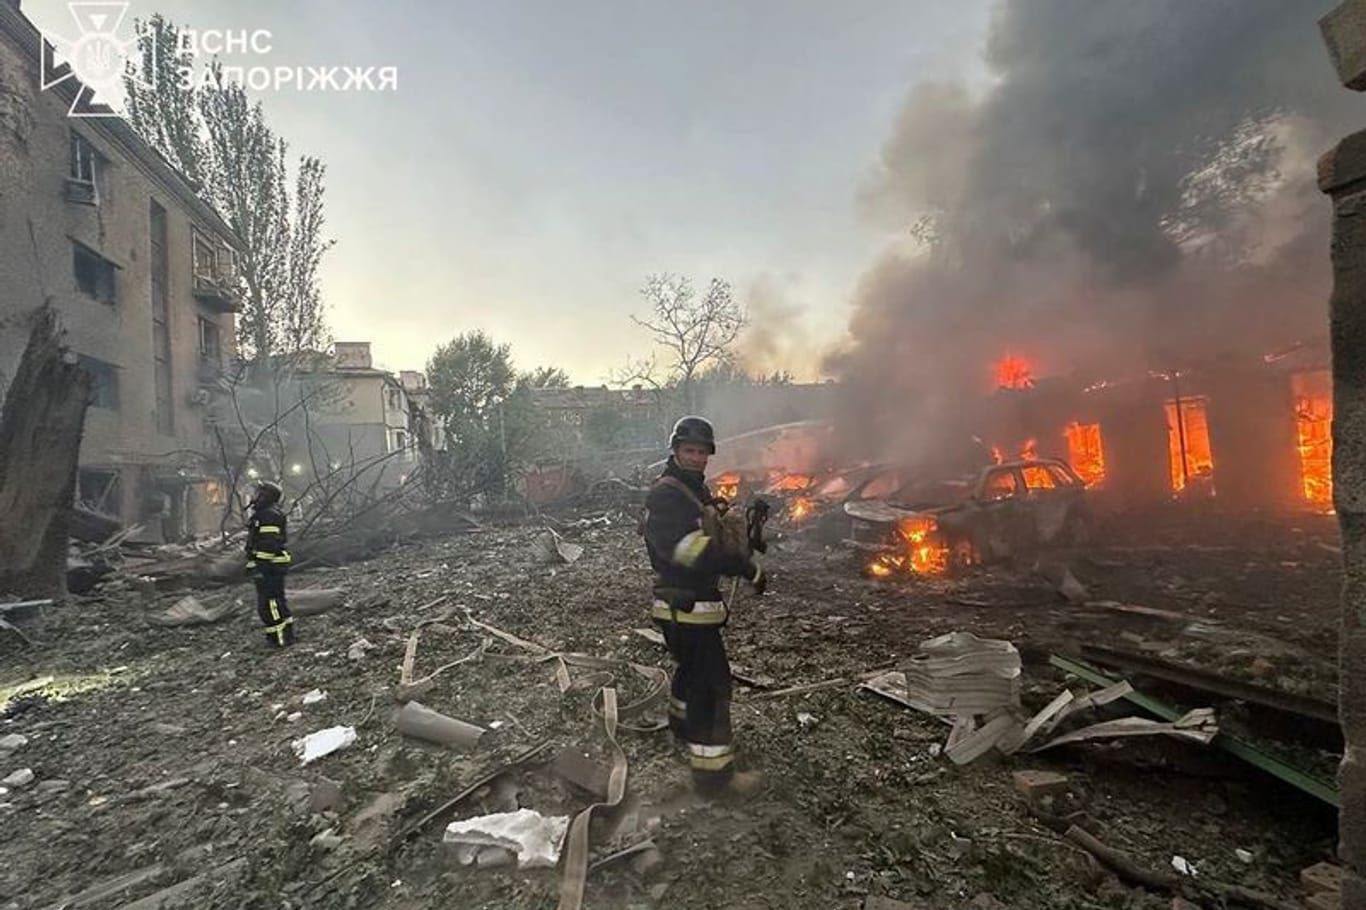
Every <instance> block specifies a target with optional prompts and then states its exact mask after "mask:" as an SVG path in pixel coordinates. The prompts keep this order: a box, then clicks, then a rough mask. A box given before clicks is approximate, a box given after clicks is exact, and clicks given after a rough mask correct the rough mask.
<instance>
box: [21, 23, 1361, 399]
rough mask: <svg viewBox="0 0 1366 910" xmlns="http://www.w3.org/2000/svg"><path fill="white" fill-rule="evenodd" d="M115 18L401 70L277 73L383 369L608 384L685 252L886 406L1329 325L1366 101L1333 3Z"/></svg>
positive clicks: (348, 316) (777, 329)
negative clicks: (1326, 162)
mask: <svg viewBox="0 0 1366 910" xmlns="http://www.w3.org/2000/svg"><path fill="white" fill-rule="evenodd" d="M129 6H130V9H129V18H130V19H131V18H132V17H138V16H141V17H146V16H149V15H150V14H152V13H153V12H161V13H164V14H165V15H167V16H168V17H169V18H170V19H171V20H172V21H174V22H176V23H177V24H179V25H181V26H184V27H190V28H198V29H246V30H256V29H267V30H269V31H270V32H271V35H272V39H271V52H270V53H269V54H268V55H263V56H255V57H252V56H248V57H245V58H238V59H237V60H236V61H235V62H241V63H244V64H247V65H267V66H298V65H341V64H351V65H359V66H391V65H393V66H398V67H399V70H400V77H399V89H398V91H397V92H381V93H376V92H370V93H364V92H362V93H318V92H312V93H308V92H299V91H295V90H292V89H287V90H284V91H278V92H268V93H261V97H262V99H263V101H264V103H265V105H266V109H267V113H268V116H269V118H270V120H271V122H272V123H273V124H274V125H275V127H276V128H277V130H278V131H279V132H280V133H282V134H283V135H284V136H285V137H286V138H287V139H289V140H290V141H291V142H292V144H293V147H294V149H295V150H296V151H298V152H304V153H308V154H313V155H318V156H320V157H321V158H322V159H323V160H324V161H325V162H326V164H327V166H328V168H329V170H328V175H327V217H328V233H329V234H330V236H332V237H334V238H335V239H336V241H337V245H336V247H335V248H334V249H333V250H332V251H331V252H330V253H329V254H328V255H327V257H326V259H325V261H324V266H323V270H322V283H323V293H324V297H325V300H326V303H327V305H328V307H329V310H330V317H331V323H332V325H333V327H334V332H335V336H336V338H337V339H338V340H367V339H368V340H371V341H373V342H374V345H375V352H376V355H377V358H378V360H379V361H380V363H381V364H382V365H384V366H388V367H390V368H394V369H398V368H405V367H407V368H411V367H417V366H420V365H422V364H423V363H424V362H425V360H426V358H427V356H428V355H429V354H430V353H431V351H432V349H433V348H434V347H435V346H436V344H438V343H440V342H442V341H444V340H447V339H449V338H450V337H452V336H454V335H456V334H458V333H460V332H462V331H466V330H469V329H472V328H480V329H484V330H486V331H488V332H489V333H490V334H492V335H493V336H494V337H495V338H496V339H498V340H500V341H506V342H509V343H511V345H512V346H513V350H514V355H515V357H516V359H517V361H518V363H519V365H521V366H522V367H524V368H530V367H532V366H537V365H556V366H561V367H564V368H566V369H567V370H568V371H569V372H570V373H571V375H572V376H573V378H574V379H575V380H576V381H578V382H583V383H596V382H599V381H602V380H603V378H605V377H606V375H607V374H608V372H609V371H611V370H612V369H613V368H615V367H618V366H620V365H621V364H622V363H623V362H624V361H625V360H626V359H627V358H628V356H637V357H638V356H639V355H641V354H643V353H646V351H647V350H648V342H647V339H646V337H645V335H644V333H643V331H642V330H641V329H639V328H638V327H635V326H634V325H633V324H632V323H631V321H630V318H629V316H630V314H632V313H633V312H635V313H638V312H641V307H642V303H641V300H640V298H639V297H638V295H637V293H636V289H637V288H638V287H639V286H640V284H641V281H642V279H643V277H644V276H645V275H646V274H647V273H649V272H652V271H659V270H667V271H676V272H681V273H685V274H687V275H689V276H691V277H692V278H693V279H694V282H695V283H696V284H698V285H702V286H705V284H706V282H707V280H708V279H710V278H711V277H712V276H722V277H725V278H728V279H729V280H730V281H731V282H733V284H734V285H735V287H736V289H737V292H738V293H739V295H740V296H741V298H742V299H743V300H744V301H745V303H747V305H748V306H749V309H750V311H751V314H752V316H753V323H754V324H753V328H752V330H751V331H750V332H749V334H748V335H747V337H746V338H745V343H744V345H743V353H744V355H745V356H746V358H747V359H748V360H749V365H750V366H751V367H754V368H758V369H763V370H773V369H789V370H791V371H793V372H795V373H796V374H797V375H799V376H802V377H814V376H816V375H820V374H825V375H833V376H837V377H840V378H843V379H846V380H848V381H849V384H850V385H851V386H853V387H855V388H856V389H862V390H868V391H869V393H870V394H867V395H862V397H861V398H860V399H859V400H858V401H857V404H858V406H859V409H860V410H863V411H868V412H869V413H870V414H873V415H877V414H878V413H879V412H880V411H882V410H886V408H884V407H879V400H880V401H881V403H882V404H883V405H885V406H886V407H887V408H891V409H893V410H894V411H895V412H896V413H898V414H904V413H905V402H906V401H907V400H914V399H922V400H923V399H925V398H926V397H927V396H932V395H933V394H935V392H936V389H937V390H938V392H939V393H940V394H943V395H946V397H947V399H948V400H949V401H950V402H951V401H952V400H953V399H954V398H955V397H956V396H957V395H958V394H960V392H961V388H962V386H963V385H964V384H976V383H979V382H982V381H984V378H985V375H986V374H985V370H986V365H987V364H988V363H989V362H990V359H991V358H993V357H995V356H999V355H1000V354H1001V353H1004V351H1005V350H1006V349H1011V348H1013V349H1014V350H1015V351H1016V352H1018V353H1022V354H1024V355H1026V356H1028V357H1029V358H1030V359H1032V360H1034V361H1035V362H1036V363H1037V364H1038V366H1039V368H1040V370H1041V371H1042V372H1045V373H1064V372H1070V371H1074V370H1081V371H1087V370H1091V369H1094V368H1098V367H1103V368H1104V369H1105V370H1110V371H1114V370H1117V369H1125V368H1133V369H1137V368H1141V367H1145V366H1152V365H1158V364H1171V363H1174V362H1180V361H1181V360H1183V359H1190V358H1202V357H1210V356H1218V355H1221V354H1228V353H1246V352H1249V351H1257V350H1259V349H1264V348H1265V347H1267V346H1275V345H1276V344H1279V343H1282V342H1285V341H1290V340H1294V338H1295V337H1296V336H1304V335H1313V334H1316V333H1319V332H1320V331H1321V329H1322V323H1323V311H1324V299H1325V297H1326V292H1327V278H1328V270H1327V261H1326V227H1327V205H1326V203H1325V202H1324V201H1323V200H1322V199H1321V198H1320V197H1319V196H1318V194H1317V193H1316V191H1315V189H1314V186H1313V163H1314V160H1315V157H1316V156H1317V155H1318V154H1319V153H1320V152H1321V151H1322V150H1323V149H1324V148H1326V147H1328V145H1330V144H1331V142H1332V141H1333V140H1334V139H1335V138H1336V137H1337V136H1338V135H1340V134H1342V133H1344V132H1346V131H1348V130H1350V129H1352V128H1353V127H1354V126H1355V124H1356V123H1357V122H1359V120H1360V107H1361V106H1360V104H1359V103H1358V99H1356V98H1355V97H1353V96H1352V94H1351V93H1350V92H1347V91H1345V90H1343V89H1342V88H1341V87H1340V86H1338V84H1337V82H1336V80H1335V78H1334V75H1333V73H1332V70H1331V67H1330V66H1329V63H1328V59H1327V54H1326V52H1325V51H1324V49H1323V45H1322V42H1321V40H1320V38H1319V35H1318V31H1317V27H1316V20H1317V18H1318V17H1319V16H1320V15H1321V14H1322V13H1323V12H1325V11H1326V10H1327V9H1328V8H1330V7H1331V6H1332V0H1293V2H1291V0H1199V2H1195V0H1011V2H1004V0H955V2H952V3H950V2H943V0H853V2H850V3H841V4H837V3H832V2H829V0H740V2H733V0H700V2H694V3H686V4H679V3H674V2H664V0H631V2H627V0H576V2H573V3H565V2H560V0H513V2H506V3H491V2H485V0H454V2H443V3H435V2H417V0H407V2H402V0H396V2H389V3H363V2H360V0H328V2H320V0H295V2H289V3H282V2H275V0H242V2H226V0H131V3H130V4H129ZM24 9H25V11H26V12H27V13H28V15H29V16H30V17H31V18H33V19H34V20H35V21H36V22H37V23H38V24H39V25H40V26H42V27H47V28H50V29H53V30H59V31H60V30H61V29H62V28H63V27H67V28H68V30H69V15H68V12H67V9H66V3H65V0H25V3H24ZM230 62H234V61H230ZM832 346H833V347H836V348H838V351H837V352H836V353H834V354H833V355H832V353H831V348H832ZM860 394H862V393H860ZM950 406H951V405H950Z"/></svg>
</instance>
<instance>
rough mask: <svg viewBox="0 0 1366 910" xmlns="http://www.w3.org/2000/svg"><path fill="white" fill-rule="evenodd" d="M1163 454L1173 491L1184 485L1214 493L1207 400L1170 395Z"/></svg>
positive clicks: (1183, 488) (1183, 490)
mask: <svg viewBox="0 0 1366 910" xmlns="http://www.w3.org/2000/svg"><path fill="white" fill-rule="evenodd" d="M1166 410H1167V453H1168V458H1167V461H1168V467H1169V469H1170V473H1171V488H1172V492H1173V493H1181V492H1185V491H1186V490H1187V489H1188V488H1190V489H1198V490H1201V491H1203V492H1206V493H1210V494H1213V492H1214V451H1213V449H1211V447H1210V439H1209V402H1208V401H1206V399H1204V398H1174V399H1172V400H1171V401H1168V402H1167V408H1166Z"/></svg>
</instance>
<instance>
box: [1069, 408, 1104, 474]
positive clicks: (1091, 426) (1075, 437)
mask: <svg viewBox="0 0 1366 910" xmlns="http://www.w3.org/2000/svg"><path fill="white" fill-rule="evenodd" d="M1063 436H1064V437H1065V438H1066V439H1067V460H1068V461H1070V462H1071V463H1072V467H1073V469H1075V470H1076V472H1077V476H1079V477H1080V478H1081V479H1082V480H1083V481H1085V482H1086V485H1087V486H1088V487H1100V486H1103V485H1104V484H1105V444H1104V441H1103V440H1102V439H1101V435H1100V424H1098V423H1085V424H1083V423H1078V422H1077V421H1075V420H1074V421H1072V422H1071V423H1069V424H1068V425H1067V426H1066V427H1065V428H1064V429H1063Z"/></svg>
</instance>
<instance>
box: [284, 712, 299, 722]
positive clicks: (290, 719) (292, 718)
mask: <svg viewBox="0 0 1366 910" xmlns="http://www.w3.org/2000/svg"><path fill="white" fill-rule="evenodd" d="M303 716H304V712H302V711H295V712H293V713H292V714H286V715H285V721H286V722H288V723H291V724H292V723H294V722H296V721H297V720H299V719H300V718H301V717H303Z"/></svg>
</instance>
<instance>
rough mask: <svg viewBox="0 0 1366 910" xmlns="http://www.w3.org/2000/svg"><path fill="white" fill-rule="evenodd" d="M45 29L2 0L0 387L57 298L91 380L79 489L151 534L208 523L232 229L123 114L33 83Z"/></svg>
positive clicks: (219, 504)
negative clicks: (76, 106) (32, 320)
mask: <svg viewBox="0 0 1366 910" xmlns="http://www.w3.org/2000/svg"><path fill="white" fill-rule="evenodd" d="M40 55H41V38H40V36H39V33H38V30H37V28H36V27H35V26H34V25H33V24H32V23H31V22H30V21H29V20H28V19H27V18H25V17H24V16H23V14H22V13H20V11H19V8H18V4H17V3H14V2H0V394H2V393H3V391H4V389H5V388H7V387H8V385H9V382H10V378H11V377H12V376H13V375H14V370H15V367H16V366H17V364H18V360H19V357H20V355H21V354H22V351H23V348H24V344H25V342H26V341H27V328H26V326H25V325H24V320H23V316H24V315H25V314H26V313H28V312H30V311H32V310H33V309H35V308H36V307H38V306H40V305H41V304H42V303H43V301H44V299H45V298H50V299H51V300H52V302H53V305H54V307H55V308H56V310H57V311H58V312H59V313H60V315H61V318H62V323H63V325H64V327H65V328H66V330H67V333H68V336H67V342H68V343H69V345H70V346H71V348H72V350H73V351H74V352H75V353H76V354H77V355H78V356H79V357H80V359H81V362H82V363H83V365H84V366H85V368H86V369H87V371H88V372H89V373H90V376H91V378H92V380H93V386H94V389H93V400H92V403H91V407H90V409H89V411H88V412H87V415H86V424H85V438H84V440H83V441H82V444H81V453H80V474H79V484H78V491H77V495H78V498H79V500H81V501H82V502H83V503H84V504H85V505H87V506H88V507H90V508H93V509H96V510H98V511H101V512H104V513H107V514H111V515H114V516H116V517H118V518H119V519H121V520H122V521H123V522H124V523H125V524H133V523H141V524H143V525H144V527H145V528H146V529H147V532H148V534H149V535H150V536H152V537H165V538H179V537H183V536H186V535H189V534H194V533H200V532H206V531H209V530H212V529H216V528H217V527H218V524H219V520H220V519H221V515H222V509H223V506H224V497H225V493H224V489H223V486H222V484H221V482H220V481H219V480H217V479H216V477H217V472H215V471H214V470H213V457H212V453H213V452H214V444H213V439H212V436H211V434H210V432H209V430H208V428H207V426H206V418H207V416H208V412H209V406H210V405H211V403H212V401H213V396H214V395H215V394H216V392H215V391H214V389H216V388H217V387H218V384H217V381H216V380H217V378H218V374H219V372H220V371H221V370H222V368H223V365H224V364H225V363H226V362H228V361H230V360H231V359H232V357H233V354H234V337H235V334H236V330H235V322H234V315H235V314H236V313H237V311H238V309H239V302H238V300H237V298H236V296H235V294H234V293H233V291H232V290H230V288H231V287H232V286H233V285H234V283H235V282H234V274H235V271H236V260H237V251H238V249H240V247H241V242H240V241H239V240H238V239H237V238H236V237H234V236H233V234H232V231H231V230H230V229H229V228H228V226H227V225H226V224H225V223H224V221H223V220H222V219H221V218H220V217H219V216H218V215H217V214H216V213H215V212H214V211H213V210H212V209H211V208H210V207H209V206H208V205H206V204H205V203H204V202H203V201H201V200H200V198H199V197H198V196H197V195H196V193H195V191H194V188H193V187H191V186H190V184H189V183H188V182H187V181H186V179H185V178H184V177H183V176H181V175H180V174H179V173H177V172H176V171H175V170H174V169H172V168H171V167H170V166H169V165H168V164H167V163H166V161H165V160H164V159H162V158H161V157H160V155H158V154H157V153H156V152H155V151H153V150H152V149H151V148H150V147H149V146H148V145H147V144H146V143H144V142H143V141H142V140H141V139H140V138H139V137H138V136H137V134H136V133H134V131H133V130H132V128H131V127H130V126H129V125H128V124H127V123H125V122H124V121H123V120H121V119H119V118H116V117H84V118H73V117H70V116H68V110H69V108H70V106H71V102H72V98H73V97H74V95H75V92H76V91H77V89H78V86H77V85H76V84H75V79H74V78H73V79H68V80H66V81H65V82H62V83H60V84H59V85H57V86H55V87H53V88H51V89H48V90H45V91H40V90H39V86H40V80H39V60H40Z"/></svg>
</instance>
